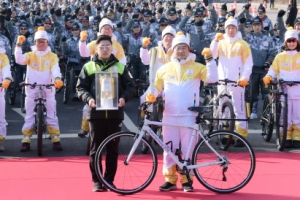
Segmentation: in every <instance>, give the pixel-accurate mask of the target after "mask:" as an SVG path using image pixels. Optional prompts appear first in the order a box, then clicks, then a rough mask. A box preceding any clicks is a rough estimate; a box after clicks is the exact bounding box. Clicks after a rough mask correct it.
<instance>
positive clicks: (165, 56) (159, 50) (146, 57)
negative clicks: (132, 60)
mask: <svg viewBox="0 0 300 200" xmlns="http://www.w3.org/2000/svg"><path fill="white" fill-rule="evenodd" d="M152 52H153V53H154V55H153V56H155V54H156V56H155V58H154V59H155V60H154V65H153V66H152V65H151V63H150V62H151V57H152ZM172 53H173V50H172V49H171V48H170V49H168V51H167V52H165V50H164V47H163V45H162V42H161V41H159V42H158V46H157V47H154V48H153V49H151V50H150V51H148V50H147V49H144V48H141V49H140V58H141V60H142V63H143V64H144V65H149V67H150V68H149V80H150V85H149V87H148V89H147V90H146V92H145V93H144V94H143V95H142V96H141V97H140V101H141V103H143V102H144V101H145V98H146V95H147V94H148V93H151V94H157V91H155V88H154V79H155V74H156V72H157V70H158V69H159V68H160V67H161V66H163V65H164V64H167V63H168V62H170V61H171V56H172Z"/></svg>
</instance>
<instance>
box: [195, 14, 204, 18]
mask: <svg viewBox="0 0 300 200" xmlns="http://www.w3.org/2000/svg"><path fill="white" fill-rule="evenodd" d="M195 17H197V18H198V17H203V16H202V15H195Z"/></svg>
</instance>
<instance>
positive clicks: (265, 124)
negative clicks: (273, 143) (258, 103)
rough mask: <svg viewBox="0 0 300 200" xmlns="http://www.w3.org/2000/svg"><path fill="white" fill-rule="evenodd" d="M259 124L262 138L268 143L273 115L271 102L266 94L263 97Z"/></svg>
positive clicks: (270, 136)
mask: <svg viewBox="0 0 300 200" xmlns="http://www.w3.org/2000/svg"><path fill="white" fill-rule="evenodd" d="M262 110H263V112H262V114H261V120H260V123H261V125H262V136H263V138H264V140H265V141H267V142H269V141H270V140H271V138H272V134H273V126H274V114H273V113H272V100H271V96H270V95H269V94H268V95H266V96H265V99H264V104H263V109H262Z"/></svg>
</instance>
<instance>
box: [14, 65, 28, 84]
mask: <svg viewBox="0 0 300 200" xmlns="http://www.w3.org/2000/svg"><path fill="white" fill-rule="evenodd" d="M16 69H17V73H16V79H17V80H16V87H17V88H18V87H20V86H19V84H20V83H21V82H22V81H23V80H24V78H25V77H23V74H26V70H27V66H26V65H18V64H16Z"/></svg>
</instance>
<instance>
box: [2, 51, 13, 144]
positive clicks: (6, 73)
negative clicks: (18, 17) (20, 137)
mask: <svg viewBox="0 0 300 200" xmlns="http://www.w3.org/2000/svg"><path fill="white" fill-rule="evenodd" d="M5 78H10V79H11V73H10V64H9V60H8V57H7V56H6V55H5V49H2V48H0V82H2V81H3V80H4V79H5ZM4 95H5V90H4V89H3V88H1V87H0V141H4V140H5V137H6V120H5V98H4Z"/></svg>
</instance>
